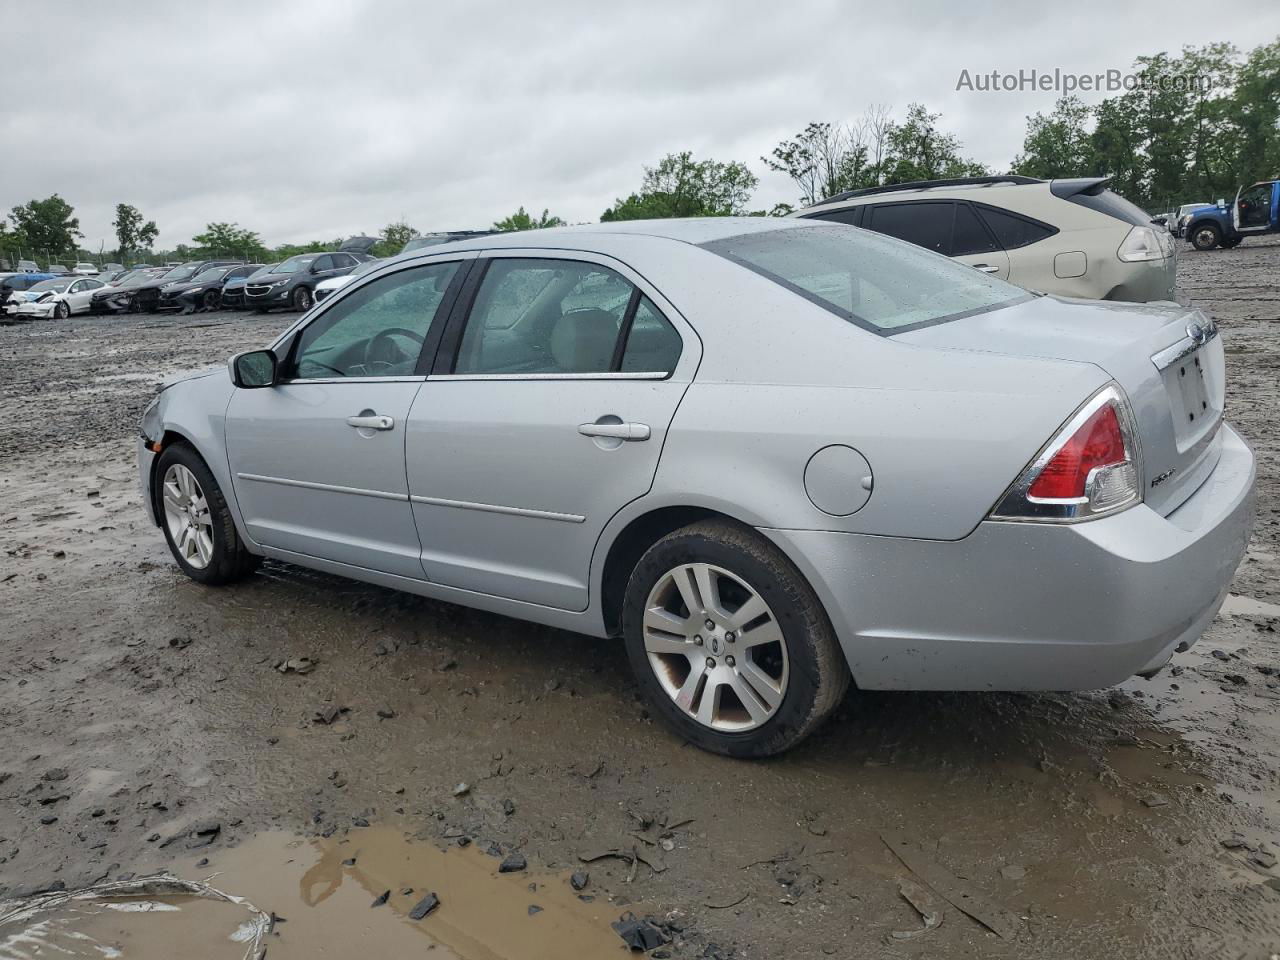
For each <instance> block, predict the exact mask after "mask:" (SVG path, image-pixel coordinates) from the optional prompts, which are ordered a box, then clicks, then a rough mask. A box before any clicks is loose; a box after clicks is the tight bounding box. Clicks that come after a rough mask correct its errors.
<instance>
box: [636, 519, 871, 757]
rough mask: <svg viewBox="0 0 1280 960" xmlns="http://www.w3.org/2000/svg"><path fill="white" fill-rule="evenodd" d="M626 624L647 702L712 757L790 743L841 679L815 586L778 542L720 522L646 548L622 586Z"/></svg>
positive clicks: (825, 707) (833, 701)
mask: <svg viewBox="0 0 1280 960" xmlns="http://www.w3.org/2000/svg"><path fill="white" fill-rule="evenodd" d="M622 626H623V636H624V639H625V643H626V647H627V656H628V659H630V661H631V667H632V670H633V671H634V672H635V676H636V681H637V683H638V684H639V686H640V689H641V691H642V692H643V693H644V695H645V698H646V699H647V700H648V701H649V703H650V704H651V705H652V706H653V708H654V710H655V711H656V712H657V714H658V715H659V716H660V717H661V718H662V719H663V720H664V721H665V722H666V723H667V725H668V726H670V727H671V728H672V729H673V730H675V732H676V733H678V734H679V735H680V736H682V737H684V738H685V739H687V740H688V741H690V742H691V743H693V744H695V745H696V746H699V747H702V748H703V749H704V750H710V751H712V752H714V753H722V754H726V755H728V756H732V757H766V756H770V755H772V754H776V753H781V752H782V751H784V750H787V749H789V748H790V747H792V746H794V745H795V744H797V743H799V742H800V741H801V740H803V739H804V738H805V737H807V736H808V735H809V734H810V733H812V732H813V731H814V730H815V729H816V728H817V727H818V726H819V725H820V724H821V723H822V721H823V720H825V719H826V718H827V716H828V715H829V714H830V713H831V711H832V710H834V709H835V707H836V706H837V704H839V702H840V699H841V697H843V696H844V693H845V690H846V689H847V688H848V685H849V679H850V678H849V670H848V667H847V665H846V664H845V661H844V656H843V654H842V653H841V651H840V645H839V643H838V642H837V641H836V637H835V631H834V630H833V629H832V627H831V622H830V620H829V619H828V617H827V614H826V611H825V610H824V609H823V607H822V604H821V602H820V601H819V600H818V597H817V595H816V594H815V593H814V592H813V589H812V588H811V587H810V586H809V584H808V583H807V582H806V581H805V579H804V578H803V577H802V576H801V575H800V572H799V571H798V570H797V569H796V568H795V566H794V565H793V564H792V563H791V561H790V560H788V559H787V557H786V556H785V555H784V554H783V553H782V552H781V551H780V550H779V549H778V548H777V547H776V546H774V545H773V544H772V543H770V542H769V541H767V540H765V539H764V538H762V537H761V536H760V535H759V534H757V533H755V532H754V531H752V530H750V529H749V528H746V527H742V526H740V525H738V524H735V523H731V522H728V521H720V520H713V521H704V522H701V523H696V524H693V525H691V526H688V527H684V528H683V529H680V530H677V531H675V532H674V533H671V534H669V535H668V536H666V537H664V538H663V539H661V540H659V541H658V542H657V543H656V544H654V545H653V546H652V547H650V548H649V550H648V551H647V552H646V553H645V554H644V556H643V557H641V558H640V561H639V563H637V564H636V567H635V570H634V571H633V572H632V574H631V578H630V580H629V581H628V583H627V590H626V597H625V599H624V602H623V614H622Z"/></svg>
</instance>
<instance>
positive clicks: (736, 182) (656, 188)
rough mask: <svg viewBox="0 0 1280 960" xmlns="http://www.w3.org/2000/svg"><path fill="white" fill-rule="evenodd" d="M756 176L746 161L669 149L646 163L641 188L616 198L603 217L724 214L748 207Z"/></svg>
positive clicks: (602, 219)
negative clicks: (708, 157) (649, 164)
mask: <svg viewBox="0 0 1280 960" xmlns="http://www.w3.org/2000/svg"><path fill="white" fill-rule="evenodd" d="M758 183H759V180H758V179H757V178H756V176H755V174H753V173H752V172H751V171H750V170H748V169H747V166H746V164H744V163H738V162H737V161H730V162H729V163H720V162H719V161H716V160H694V159H693V154H692V153H690V152H689V151H687V150H686V151H684V152H683V153H671V154H667V156H665V157H663V158H662V160H660V161H659V162H658V165H657V166H656V167H645V170H644V180H643V181H642V183H641V185H640V192H639V193H633V194H631V195H630V196H629V197H627V198H626V199H625V200H617V201H615V202H614V205H613V206H612V207H610V208H609V209H608V210H606V211H605V212H604V213H603V214H602V215H601V217H600V219H601V221H603V222H608V221H611V220H648V219H657V218H664V217H725V216H733V215H741V214H744V213H746V209H747V203H748V202H749V201H750V200H751V194H752V191H754V190H755V188H756V184H758Z"/></svg>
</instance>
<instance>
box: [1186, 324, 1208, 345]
mask: <svg viewBox="0 0 1280 960" xmlns="http://www.w3.org/2000/svg"><path fill="white" fill-rule="evenodd" d="M1187 336H1188V337H1190V338H1191V341H1192V343H1194V344H1195V345H1196V346H1203V345H1204V344H1205V343H1206V342H1207V341H1208V339H1209V331H1208V330H1206V329H1205V328H1204V327H1203V326H1201V325H1200V323H1199V322H1197V321H1195V320H1192V321H1191V322H1190V323H1188V324H1187Z"/></svg>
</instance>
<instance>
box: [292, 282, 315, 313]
mask: <svg viewBox="0 0 1280 960" xmlns="http://www.w3.org/2000/svg"><path fill="white" fill-rule="evenodd" d="M312 303H313V301H312V299H311V291H310V290H308V289H307V288H306V287H298V288H297V289H296V290H294V291H293V309H295V310H297V311H298V312H299V313H306V312H307V311H308V310H310V309H311V304H312Z"/></svg>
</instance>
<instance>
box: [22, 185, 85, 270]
mask: <svg viewBox="0 0 1280 960" xmlns="http://www.w3.org/2000/svg"><path fill="white" fill-rule="evenodd" d="M74 212H75V208H74V207H72V206H71V204H69V203H67V201H65V200H63V199H62V197H60V196H58V195H57V194H56V193H55V194H54V195H53V196H51V197H46V198H45V199H44V200H31V201H29V202H27V203H25V204H23V205H22V206H18V207H14V208H13V211H12V212H11V213H10V214H9V219H10V220H12V221H13V225H14V229H15V232H18V233H21V234H22V235H23V237H24V238H25V241H26V244H27V246H28V247H29V248H30V249H31V251H32V252H33V253H34V252H36V251H38V252H39V253H40V254H41V255H45V256H49V257H59V256H63V255H64V254H66V253H74V252H75V249H76V241H77V240H78V239H80V238H81V237H82V236H83V234H82V233H81V232H80V220H79V219H78V218H76V217H73V216H72V213H74Z"/></svg>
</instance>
